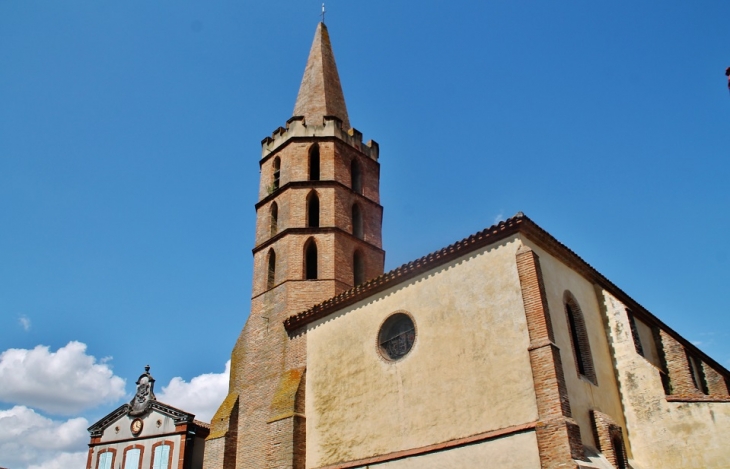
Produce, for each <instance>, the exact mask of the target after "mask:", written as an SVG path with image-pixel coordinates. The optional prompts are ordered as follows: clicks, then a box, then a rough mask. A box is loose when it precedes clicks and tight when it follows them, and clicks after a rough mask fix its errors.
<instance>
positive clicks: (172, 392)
mask: <svg viewBox="0 0 730 469" xmlns="http://www.w3.org/2000/svg"><path fill="white" fill-rule="evenodd" d="M230 373H231V361H230V360H228V361H227V362H226V369H225V370H224V371H223V373H207V374H203V375H200V376H196V377H195V378H193V379H191V380H190V382H189V383H188V382H186V381H185V380H184V379H182V378H180V377H175V378H172V379H171V380H170V384H168V385H167V386H163V387H162V392H161V393H158V394H157V399H158V400H159V401H161V402H164V403H165V404H169V405H171V406H174V407H177V408H179V409H182V410H184V411H186V412H190V413H192V414H195V418H196V419H198V420H203V421H205V422H210V420H211V419H212V418H213V414H215V411H216V410H218V406H220V404H221V402H223V399H225V397H226V394H228V376H229V375H230Z"/></svg>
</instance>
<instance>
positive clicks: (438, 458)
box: [362, 432, 540, 469]
mask: <svg viewBox="0 0 730 469" xmlns="http://www.w3.org/2000/svg"><path fill="white" fill-rule="evenodd" d="M362 467H371V468H373V469H375V468H377V469H381V468H382V469H444V468H449V469H471V468H475V467H478V468H483V469H539V468H540V455H539V454H538V451H537V440H536V439H535V433H534V432H528V433H521V434H519V435H514V436H512V437H509V438H500V439H497V440H493V441H486V442H483V443H480V444H475V445H470V446H461V447H459V448H455V449H452V450H448V451H441V452H438V453H430V454H425V455H422V456H415V457H411V458H407V459H399V460H396V461H391V462H386V463H383V464H378V465H372V466H362Z"/></svg>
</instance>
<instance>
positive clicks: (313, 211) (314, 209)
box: [307, 191, 319, 228]
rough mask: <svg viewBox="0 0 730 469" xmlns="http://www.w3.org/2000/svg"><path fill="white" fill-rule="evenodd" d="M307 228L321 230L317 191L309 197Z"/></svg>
mask: <svg viewBox="0 0 730 469" xmlns="http://www.w3.org/2000/svg"><path fill="white" fill-rule="evenodd" d="M307 227H308V228H319V197H318V196H317V193H316V192H315V191H312V192H310V193H309V197H307Z"/></svg>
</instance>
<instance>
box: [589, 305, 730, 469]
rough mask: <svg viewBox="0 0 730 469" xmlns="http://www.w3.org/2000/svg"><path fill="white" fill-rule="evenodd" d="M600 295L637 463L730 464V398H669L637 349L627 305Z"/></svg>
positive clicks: (701, 467) (705, 468) (699, 468)
mask: <svg viewBox="0 0 730 469" xmlns="http://www.w3.org/2000/svg"><path fill="white" fill-rule="evenodd" d="M599 294H600V297H601V300H602V303H603V305H604V306H605V311H606V316H607V319H608V326H609V334H610V337H611V342H612V344H613V348H614V351H615V359H616V363H617V370H618V379H619V383H620V388H621V394H622V397H623V402H624V408H625V412H626V425H627V429H628V435H629V439H630V441H631V448H632V452H633V457H634V465H635V466H636V467H638V468H642V469H644V468H646V469H648V468H656V467H661V468H663V469H680V468H681V469H711V468H716V469H720V468H723V469H726V468H728V467H730V444H729V443H728V435H730V402H714V403H713V402H691V403H690V402H668V401H667V399H666V396H665V395H664V388H663V387H662V382H661V378H660V375H659V371H658V370H657V368H656V367H655V366H654V365H653V364H652V363H650V362H649V361H648V360H646V359H645V358H644V357H642V356H641V355H639V354H638V353H636V349H635V348H634V343H633V339H632V336H631V330H630V326H629V322H628V316H627V314H626V307H625V306H624V305H623V304H622V303H621V302H620V301H619V300H618V299H616V298H615V297H614V296H613V295H611V294H610V293H609V292H606V291H600V293H599ZM643 339H644V336H643V334H642V340H643Z"/></svg>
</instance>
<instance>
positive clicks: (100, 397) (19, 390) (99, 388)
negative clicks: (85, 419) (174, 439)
mask: <svg viewBox="0 0 730 469" xmlns="http://www.w3.org/2000/svg"><path fill="white" fill-rule="evenodd" d="M0 383H2V386H0V401H4V402H9V403H11V404H20V405H25V406H31V407H36V408H38V409H41V410H43V411H46V412H49V413H52V414H60V415H71V414H76V413H78V412H80V411H82V410H85V409H90V408H93V407H96V406H97V405H99V404H102V403H112V402H115V401H117V400H119V399H120V398H121V397H123V396H124V380H123V379H122V378H120V377H118V376H115V375H114V373H113V372H112V370H111V368H110V367H109V365H107V364H106V363H97V360H96V358H94V357H93V356H91V355H87V354H86V344H83V343H81V342H75V341H74V342H69V343H68V344H66V345H65V346H64V347H61V348H59V349H58V350H57V351H56V352H51V351H50V350H49V349H48V347H46V346H43V345H39V346H37V347H36V348H34V349H32V350H27V349H8V350H6V351H4V352H3V353H2V354H0Z"/></svg>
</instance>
